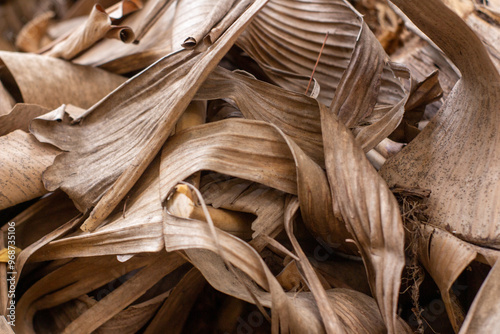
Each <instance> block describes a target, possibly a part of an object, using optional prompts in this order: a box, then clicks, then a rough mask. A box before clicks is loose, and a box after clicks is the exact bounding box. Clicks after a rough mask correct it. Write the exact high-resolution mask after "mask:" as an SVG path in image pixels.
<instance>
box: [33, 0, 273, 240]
mask: <svg viewBox="0 0 500 334" xmlns="http://www.w3.org/2000/svg"><path fill="white" fill-rule="evenodd" d="M265 3H266V0H259V1H257V2H255V3H254V4H253V5H252V6H251V7H249V8H248V10H247V11H245V13H244V14H243V15H242V16H240V18H239V19H238V20H237V21H236V22H235V23H234V24H233V25H232V26H231V27H230V28H229V29H228V31H227V32H226V34H224V35H223V36H222V37H221V38H220V39H219V40H217V42H215V43H214V44H213V45H212V46H211V47H210V48H208V49H207V50H206V51H205V52H203V53H199V54H197V55H196V54H195V52H180V53H177V54H174V55H172V56H170V57H168V56H167V57H165V58H164V59H163V60H161V61H159V62H157V63H156V64H155V65H154V66H152V67H150V68H148V69H147V70H146V71H144V72H143V73H142V75H138V76H136V77H135V78H134V79H131V80H129V81H128V82H127V83H126V84H125V85H123V86H121V87H120V89H118V90H116V91H115V92H114V93H113V94H111V95H109V96H108V98H107V99H103V100H102V101H101V102H100V103H98V104H96V105H95V106H94V107H93V108H92V109H90V110H89V111H88V114H87V115H86V116H87V117H84V125H83V126H79V127H78V128H77V129H78V130H79V131H78V130H76V129H75V127H74V126H71V125H69V124H60V125H59V126H58V127H57V129H53V130H51V131H52V132H53V133H54V134H56V133H58V134H61V132H64V131H66V132H67V131H70V132H71V133H72V140H71V142H70V143H61V141H59V142H58V143H57V144H56V146H64V147H66V148H67V149H68V150H71V152H69V153H64V154H63V155H62V157H61V158H60V159H59V160H57V161H56V163H55V164H54V165H53V166H52V167H51V168H50V169H49V170H48V171H47V173H46V174H45V175H46V185H47V186H48V188H50V189H54V188H57V187H60V186H62V188H63V189H64V190H65V191H66V192H69V193H70V194H71V195H70V197H72V199H74V200H75V202H76V203H77V207H78V208H79V209H81V210H86V209H89V208H90V207H92V206H94V205H96V203H97V201H98V200H99V198H100V201H99V204H97V205H96V207H95V208H94V210H93V211H92V213H91V214H90V217H89V218H88V219H87V221H86V222H85V223H84V225H83V227H82V228H83V229H84V230H93V229H95V228H96V227H97V226H98V225H99V224H100V223H101V222H102V221H103V220H104V219H105V218H106V217H107V216H108V215H109V214H110V213H111V212H112V211H113V209H114V208H115V207H116V206H117V205H118V203H119V202H120V201H121V200H122V199H123V198H124V197H125V195H126V193H127V192H128V191H129V190H130V189H131V188H132V186H133V185H134V184H135V182H136V181H137V180H138V179H139V177H140V175H141V174H142V173H143V172H144V170H145V169H146V167H147V166H148V165H149V164H150V163H151V161H152V160H153V159H154V157H155V155H156V154H157V153H158V151H159V150H160V149H161V147H162V145H163V143H164V142H165V140H166V139H167V138H168V135H169V134H170V132H171V131H172V129H173V127H174V125H175V123H176V122H177V120H178V119H179V117H180V116H181V114H182V113H183V111H184V110H185V109H186V107H187V106H188V104H189V102H190V101H191V99H192V97H193V96H194V94H195V92H196V90H197V88H198V87H199V86H200V85H201V83H202V82H203V81H204V80H205V78H206V77H207V76H208V75H209V73H210V72H211V71H212V70H213V69H214V68H215V67H216V65H217V63H218V62H219V60H220V59H221V58H222V57H223V55H224V54H225V53H226V52H227V51H228V50H229V48H230V47H231V46H232V44H233V42H234V40H235V39H236V38H237V37H238V35H239V34H240V33H241V31H242V30H244V28H245V27H246V26H247V25H248V23H249V22H250V20H251V19H252V17H253V16H254V15H255V14H256V13H257V12H258V11H259V10H260V9H261V7H262V6H264V4H265ZM181 64H182V66H179V65H181ZM167 81H168V82H169V85H165V84H166V82H167ZM160 82H161V84H160ZM153 83H156V84H153ZM165 87H167V89H168V90H169V92H168V93H166V92H165V90H166V89H165ZM165 93H166V94H165ZM132 100H133V101H132ZM129 101H132V102H131V103H129ZM159 101H162V102H161V103H160V102H159ZM132 114H133V115H134V117H129V116H130V115H132ZM104 115H106V116H104ZM139 115H141V116H139ZM103 116H104V117H106V119H107V120H108V122H109V124H108V126H106V131H107V132H104V131H103V130H99V131H98V132H99V133H101V134H102V136H101V138H102V139H101V140H100V141H98V140H95V138H94V136H95V134H94V130H93V129H95V128H96V127H97V128H101V126H102V123H101V119H102V117H103ZM131 118H132V119H131ZM32 124H33V125H32V131H33V132H34V133H36V134H40V133H41V128H40V127H39V128H36V123H35V122H34V123H32ZM111 124H113V125H111ZM101 129H102V128H101ZM131 129H133V131H131ZM141 129H147V131H145V132H140V130H141ZM120 131H124V132H120ZM121 133H129V134H135V136H134V137H135V139H132V137H130V136H129V137H127V139H126V140H125V139H123V138H122V135H121ZM42 135H43V134H42ZM117 136H118V137H120V138H122V139H121V140H116V137H117ZM44 137H47V136H44ZM53 137H54V136H53ZM86 137H87V138H88V139H90V137H92V139H91V140H90V141H89V142H88V144H87V145H85V146H83V145H82V142H85V141H86V140H85V139H84V138H86ZM66 138H67V137H66ZM56 141H58V140H57V138H55V140H52V141H51V142H52V143H55V142H56ZM111 143H114V144H113V145H109V144H111ZM82 146H83V147H82ZM97 146H99V147H104V146H105V147H106V149H105V150H100V151H96V150H95V147H97ZM85 159H88V160H87V161H86V162H85V163H83V164H82V160H85ZM78 160H80V161H78ZM90 161H93V162H90ZM68 164H69V165H70V166H71V168H70V169H68V166H67V165H68ZM58 166H59V168H58ZM83 166H85V167H84V168H82V167H83ZM106 166H108V167H111V166H113V168H107V167H106ZM61 167H62V168H61ZM76 169H78V173H76V172H75V173H74V174H73V175H74V176H76V178H72V179H71V178H68V177H66V176H64V177H61V176H62V174H61V173H66V172H65V171H68V170H76ZM97 171H98V172H97ZM88 175H92V178H93V179H94V181H95V182H93V183H94V184H92V185H90V187H89V185H88V182H87V180H88V178H87V176H88ZM96 175H100V177H99V179H96V178H95V176H96ZM101 197H102V198H101Z"/></svg>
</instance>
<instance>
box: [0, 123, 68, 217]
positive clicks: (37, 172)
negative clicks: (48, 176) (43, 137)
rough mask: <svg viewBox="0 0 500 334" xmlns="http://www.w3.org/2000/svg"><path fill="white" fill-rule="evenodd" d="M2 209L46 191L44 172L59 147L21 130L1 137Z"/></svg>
mask: <svg viewBox="0 0 500 334" xmlns="http://www.w3.org/2000/svg"><path fill="white" fill-rule="evenodd" d="M0 148H1V150H2V152H3V154H2V156H1V158H0V166H1V167H2V168H1V169H0V171H1V172H0V182H1V184H2V190H1V192H0V209H5V208H8V207H9V206H12V205H15V204H18V203H21V202H24V201H27V200H30V199H33V198H35V197H38V196H41V195H43V194H45V193H46V192H47V191H46V190H45V188H44V187H43V183H42V173H43V172H44V170H45V169H46V168H47V167H48V166H50V165H51V164H52V162H53V160H54V158H55V157H56V156H57V155H58V154H59V153H60V151H59V150H58V149H56V148H54V147H52V146H50V145H45V144H41V143H40V142H38V141H37V140H36V139H35V138H34V137H33V136H32V135H31V134H28V133H26V132H24V131H21V130H16V131H14V132H11V133H10V134H8V135H6V136H2V137H0Z"/></svg>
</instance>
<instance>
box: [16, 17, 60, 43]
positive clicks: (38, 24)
mask: <svg viewBox="0 0 500 334" xmlns="http://www.w3.org/2000/svg"><path fill="white" fill-rule="evenodd" d="M54 16H55V13H54V12H52V11H48V12H45V13H43V14H40V15H38V16H37V17H35V18H33V19H32V20H31V21H29V22H28V23H26V25H25V26H24V27H23V29H22V30H21V31H20V32H19V34H18V35H17V37H16V48H18V49H19V50H20V51H25V52H33V53H36V52H37V51H38V50H39V49H40V47H41V46H42V45H41V43H42V38H43V36H44V35H45V33H46V31H47V28H48V27H49V24H50V21H51V20H52V19H53V18H54Z"/></svg>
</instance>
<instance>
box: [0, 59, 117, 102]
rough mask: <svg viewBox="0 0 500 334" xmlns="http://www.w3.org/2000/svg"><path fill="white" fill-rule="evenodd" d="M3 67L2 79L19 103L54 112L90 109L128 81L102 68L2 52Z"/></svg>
mask: <svg viewBox="0 0 500 334" xmlns="http://www.w3.org/2000/svg"><path fill="white" fill-rule="evenodd" d="M0 68H1V69H2V70H1V72H0V73H1V74H0V79H1V80H2V82H3V84H4V85H5V86H6V87H7V89H8V90H9V92H11V94H12V96H13V97H14V98H15V100H16V102H24V103H32V104H38V105H40V106H43V107H45V108H54V109H55V108H57V107H59V106H60V105H61V104H73V105H75V106H78V107H81V108H88V107H90V106H91V105H93V104H94V103H96V102H97V101H99V100H100V99H101V98H102V97H104V96H106V95H107V94H108V93H109V92H111V91H112V90H113V89H115V88H116V87H118V86H119V85H120V84H121V83H123V82H124V81H125V80H126V78H123V77H121V76H118V75H116V74H111V73H108V72H106V71H103V70H100V69H96V68H92V67H86V66H79V65H74V64H71V63H68V62H66V61H63V60H59V59H53V58H50V57H44V56H37V55H33V54H26V53H15V52H4V51H2V52H0ZM27 68H29V69H33V70H30V71H26V69H27Z"/></svg>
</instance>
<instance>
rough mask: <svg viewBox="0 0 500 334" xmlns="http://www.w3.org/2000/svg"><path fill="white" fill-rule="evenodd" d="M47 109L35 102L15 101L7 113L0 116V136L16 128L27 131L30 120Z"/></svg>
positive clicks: (44, 112) (46, 111)
mask: <svg viewBox="0 0 500 334" xmlns="http://www.w3.org/2000/svg"><path fill="white" fill-rule="evenodd" d="M49 111H50V110H49V109H47V108H44V107H42V106H39V105H37V104H27V103H17V104H16V105H15V106H14V108H12V110H11V111H10V112H9V113H7V114H5V115H1V116H0V136H4V135H6V134H8V133H9V132H12V131H14V130H18V129H19V130H23V131H25V132H28V131H29V124H30V122H31V120H32V119H33V118H35V117H38V116H41V115H44V114H46V113H48V112H49Z"/></svg>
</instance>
